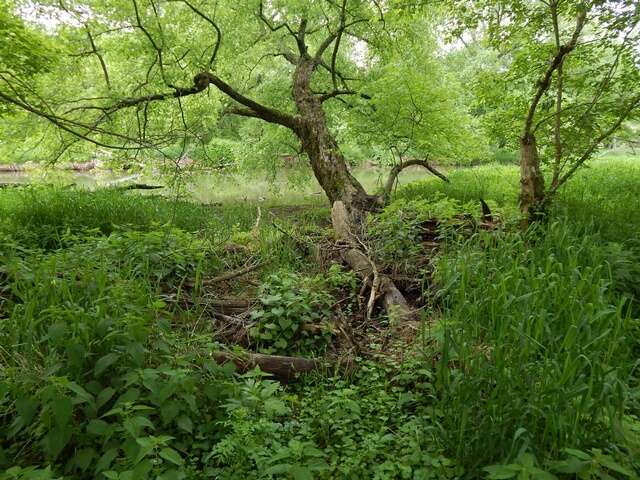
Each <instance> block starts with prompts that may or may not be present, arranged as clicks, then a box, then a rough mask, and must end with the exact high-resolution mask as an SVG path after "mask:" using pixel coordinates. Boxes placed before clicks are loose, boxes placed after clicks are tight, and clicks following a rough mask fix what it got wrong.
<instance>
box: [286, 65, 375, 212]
mask: <svg viewBox="0 0 640 480" xmlns="http://www.w3.org/2000/svg"><path fill="white" fill-rule="evenodd" d="M315 67H316V64H315V63H314V60H313V59H308V60H300V62H299V63H298V65H297V68H296V72H295V74H294V83H293V98H294V100H295V103H296V107H297V109H298V114H299V115H298V116H297V117H296V124H295V127H294V132H295V134H296V135H297V136H298V138H299V139H300V142H301V143H302V148H303V150H304V151H305V153H306V154H307V155H308V156H309V163H310V164H311V168H312V169H313V173H314V175H315V177H316V179H317V180H318V183H320V186H321V187H322V189H323V190H324V191H325V193H326V194H327V197H328V198H329V201H330V202H331V203H332V204H333V203H334V202H336V201H341V202H343V203H344V204H345V205H346V206H347V208H349V209H357V210H367V211H371V210H376V209H379V208H380V207H381V206H382V203H383V202H382V199H381V198H380V197H378V196H375V195H369V194H367V192H366V191H365V189H364V188H363V187H362V185H361V184H360V182H359V181H358V180H357V179H356V178H355V177H354V176H353V175H352V174H351V172H350V171H349V168H348V166H347V162H346V160H345V158H344V156H343V155H342V152H341V151H340V148H339V146H338V143H337V142H336V139H335V137H334V136H333V134H332V133H331V132H330V131H329V128H328V126H327V119H326V116H325V112H324V108H323V105H322V99H321V98H320V97H318V95H316V94H314V93H313V92H312V91H311V85H310V82H311V75H312V73H313V70H314V68H315Z"/></svg>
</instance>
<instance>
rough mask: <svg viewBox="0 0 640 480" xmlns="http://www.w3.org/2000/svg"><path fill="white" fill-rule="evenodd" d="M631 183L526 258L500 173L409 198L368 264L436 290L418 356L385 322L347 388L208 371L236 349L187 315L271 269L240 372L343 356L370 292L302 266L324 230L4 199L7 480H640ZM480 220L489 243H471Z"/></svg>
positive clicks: (90, 201) (2, 362)
mask: <svg viewBox="0 0 640 480" xmlns="http://www.w3.org/2000/svg"><path fill="white" fill-rule="evenodd" d="M605 167H606V169H605ZM618 167H620V165H619V164H618ZM618 167H616V164H613V163H612V164H606V165H605V164H603V165H602V166H601V165H600V164H594V166H593V167H592V168H591V169H588V170H585V171H584V172H582V173H581V174H580V176H579V177H578V178H576V182H575V183H573V184H570V185H568V186H567V188H566V189H565V190H563V192H562V194H561V196H560V197H559V198H558V206H557V209H556V210H555V211H554V216H553V219H552V220H551V222H550V223H549V224H548V225H546V226H544V227H541V228H540V229H538V230H536V231H532V232H529V233H528V234H526V235H524V234H521V233H519V232H517V231H516V230H515V229H513V228H512V220H514V218H515V217H514V212H515V208H516V204H515V202H516V198H515V196H514V195H515V193H516V192H515V190H514V185H513V184H512V180H513V178H516V177H517V173H516V174H515V176H514V172H513V170H510V169H509V167H500V169H504V170H495V169H493V167H491V169H488V170H486V168H487V167H479V168H478V169H465V170H459V171H456V172H453V173H452V174H451V178H452V184H451V185H450V186H449V185H444V184H441V183H436V182H432V181H428V182H419V183H417V184H415V185H411V186H408V187H404V188H402V189H400V190H399V192H398V195H397V196H396V200H395V201H394V202H393V203H392V204H391V205H390V206H389V207H388V208H387V209H386V210H385V211H384V212H383V213H382V214H381V215H379V216H378V217H377V218H376V219H375V220H372V221H371V223H370V224H369V233H370V238H369V239H368V241H369V242H370V243H369V244H368V248H369V249H370V252H371V254H372V255H373V256H374V257H375V258H376V259H377V260H379V261H380V263H381V264H383V265H387V266H388V267H389V268H391V269H392V270H393V269H394V268H395V269H398V270H400V271H403V272H411V275H413V276H418V277H419V278H421V279H422V280H423V285H424V287H423V292H422V294H423V297H424V299H423V300H424V305H425V306H424V308H423V309H422V311H423V321H422V322H421V324H420V325H419V328H418V332H417V339H416V341H415V342H414V344H413V345H412V346H411V347H408V346H407V345H406V344H404V343H402V338H401V337H402V335H399V334H397V333H396V332H395V331H392V330H388V329H390V328H394V327H393V326H390V325H389V323H390V322H386V319H385V318H379V317H377V316H376V315H374V318H373V319H372V320H370V321H368V323H367V325H368V326H369V327H370V330H369V331H368V334H367V335H365V336H361V337H358V339H359V340H358V341H359V342H362V345H360V347H361V349H362V351H363V352H367V353H366V354H362V358H360V357H358V358H356V359H355V360H354V361H353V363H352V364H351V367H350V368H340V367H337V366H336V365H335V363H332V362H329V363H327V364H326V365H323V366H322V368H321V369H320V370H319V371H318V372H315V373H313V374H311V375H308V376H306V377H304V378H301V379H299V380H298V381H296V382H293V383H291V384H288V385H283V384H280V383H277V382H275V381H273V380H272V379H270V378H269V377H268V376H266V375H264V374H262V373H261V372H259V371H256V370H253V371H250V372H248V373H246V374H243V375H240V374H238V373H235V372H234V371H233V368H232V367H231V366H224V367H223V366H220V365H218V364H217V363H216V362H214V361H213V358H212V356H211V353H212V352H214V351H217V350H220V349H231V350H232V351H235V350H236V349H238V347H234V346H230V345H222V344H221V343H220V342H219V341H218V340H216V339H217V338H218V336H217V335H218V331H217V328H218V327H217V324H216V323H215V321H213V320H212V318H211V317H210V316H208V315H207V313H206V311H205V310H204V309H203V308H202V307H201V306H200V305H199V302H198V300H201V299H202V298H204V297H202V295H204V294H205V293H207V292H205V289H204V288H205V287H204V285H205V284H206V282H205V281H204V280H206V279H207V278H210V277H212V276H216V275H219V274H220V273H222V272H226V271H229V270H230V269H235V268H239V267H242V266H243V265H246V264H247V262H248V261H249V262H260V264H261V265H262V268H260V269H259V270H257V271H256V272H255V273H254V276H253V277H252V278H253V283H254V284H255V285H252V284H251V283H245V284H243V285H244V288H246V289H249V290H250V291H251V294H252V295H253V296H255V297H256V299H257V301H256V305H255V307H254V309H253V313H252V314H251V316H250V317H249V318H248V320H249V321H250V322H252V324H251V325H252V326H251V327H250V329H249V339H250V342H249V343H250V345H251V348H253V349H255V350H256V351H261V352H268V353H278V354H291V355H300V354H304V355H307V356H314V355H318V356H321V355H322V354H323V353H324V352H325V351H326V352H329V351H331V349H332V348H334V345H335V342H336V338H337V336H338V322H337V320H341V321H344V320H345V316H347V320H351V321H356V320H355V319H351V318H350V317H348V315H352V314H354V312H356V309H357V305H358V302H357V301H356V300H355V296H356V294H357V293H358V291H359V289H360V283H359V281H357V280H356V278H355V276H354V275H353V274H350V273H348V272H346V271H344V269H341V268H340V267H339V266H338V265H333V266H330V265H325V266H319V265H318V264H317V263H316V262H315V261H313V260H311V257H312V256H313V255H312V254H310V250H311V249H310V248H309V244H310V243H313V242H315V241H320V239H322V238H325V236H328V235H330V232H328V230H327V210H326V208H324V209H323V208H316V207H314V208H312V209H302V210H301V209H291V208H286V209H274V210H273V211H272V212H271V213H274V215H271V213H269V210H268V209H269V207H268V206H264V205H261V217H262V219H261V221H260V222H259V224H258V225H257V226H256V218H257V216H258V214H257V212H258V206H259V204H257V203H246V202H239V203H237V204H235V205H233V204H232V205H230V206H229V207H227V206H226V205H225V206H223V207H212V206H201V205H196V204H193V203H189V202H185V201H180V202H177V203H176V202H174V201H172V200H170V199H163V198H160V197H141V196H137V195H135V194H131V193H123V192H117V191H113V190H107V191H101V190H98V191H96V192H83V191H73V190H69V191H65V190H60V189H55V188H54V189H46V188H38V189H25V190H13V191H9V190H6V191H3V192H0V210H1V211H2V222H1V223H0V257H1V267H0V480H9V479H29V480H32V479H33V480H38V479H42V480H51V479H65V480H70V479H73V480H76V479H77V480H84V479H122V480H129V479H131V480H133V479H136V480H137V479H159V480H168V479H196V480H199V479H254V478H255V479H295V480H300V479H303V480H304V479H338V478H339V479H343V478H344V479H362V478H375V479H380V480H382V479H453V478H470V479H471V478H474V479H475V478H493V479H500V478H519V479H525V478H532V479H548V478H567V479H569V478H581V479H592V478H593V479H596V478H602V479H606V478H637V476H638V475H639V474H640V464H639V463H638V459H639V458H640V396H639V395H638V393H639V390H638V388H639V385H640V382H639V374H638V368H637V367H638V365H637V362H638V360H637V359H638V358H639V355H640V345H639V341H638V338H640V328H639V321H638V318H639V317H640V309H638V303H637V298H638V284H640V282H639V281H638V280H639V279H640V271H639V270H638V265H640V261H638V259H639V258H640V257H639V256H638V252H639V250H638V249H637V248H636V245H635V243H634V233H633V232H636V231H637V230H635V229H637V226H638V222H640V220H638V219H637V216H634V214H633V212H634V209H635V206H636V205H637V202H638V200H637V198H635V197H634V194H633V192H635V191H636V189H637V187H638V185H640V175H631V174H629V177H630V178H619V180H620V181H621V182H623V184H624V185H625V188H619V189H617V188H614V180H608V179H609V178H613V177H614V176H615V175H620V176H622V173H621V170H620V169H618V170H616V168H618ZM601 168H602V169H603V170H599V169H601ZM620 168H621V167H620ZM631 171H632V172H633V170H631ZM634 179H635V180H634ZM617 181H618V180H615V182H617ZM465 182H466V183H465ZM625 182H626V183H625ZM515 185H516V187H517V178H516V184H515ZM480 197H482V198H484V199H485V200H486V201H487V202H488V203H489V205H490V206H491V207H492V209H493V210H494V214H495V217H496V218H497V219H501V220H502V222H501V223H499V224H498V225H497V226H496V228H495V229H494V230H492V231H481V230H474V228H473V227H470V226H469V225H473V224H474V221H475V222H476V223H477V221H478V220H479V218H480V212H481V211H480V206H479V204H478V198H480ZM568 208H571V210H570V211H569V210H567V209H568ZM604 212H607V214H608V217H607V218H601V215H602V214H603V213H604ZM434 217H436V218H438V219H439V220H440V225H439V227H438V230H437V232H436V233H437V240H438V242H440V250H439V254H438V255H437V256H434V255H432V254H429V255H428V258H426V257H427V255H425V252H424V250H423V249H421V248H418V247H417V245H418V244H419V243H420V242H424V241H425V239H424V234H425V225H427V224H428V223H429V221H430V220H432V219H433V218H434ZM471 218H474V219H475V220H474V221H472V220H470V219H471ZM469 222H470V223H469ZM274 223H275V224H276V226H274V225H273V224H274ZM283 232H284V233H283ZM329 238H330V237H329ZM431 272H434V273H433V276H431ZM225 288H227V289H229V290H233V288H234V287H233V285H229V286H227V287H225ZM222 293H227V292H222ZM231 293H233V294H234V295H236V294H242V293H243V292H241V291H240V292H238V291H232V292H231ZM207 294H208V295H217V294H218V292H217V291H214V293H211V292H208V293H207ZM352 308H353V310H351V309H352ZM338 313H340V315H342V316H341V317H339V316H338ZM354 318H355V317H354Z"/></svg>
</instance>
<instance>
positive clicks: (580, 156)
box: [453, 0, 640, 227]
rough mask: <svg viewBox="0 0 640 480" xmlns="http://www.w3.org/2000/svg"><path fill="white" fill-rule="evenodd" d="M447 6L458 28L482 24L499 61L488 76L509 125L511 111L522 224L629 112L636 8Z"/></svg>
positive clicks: (636, 90)
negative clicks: (515, 122)
mask: <svg viewBox="0 0 640 480" xmlns="http://www.w3.org/2000/svg"><path fill="white" fill-rule="evenodd" d="M462 3H464V5H462ZM453 6H454V8H455V10H454V12H455V14H456V17H457V19H458V21H459V23H458V27H459V28H462V29H464V28H469V27H472V28H479V29H481V30H483V31H484V33H485V35H486V38H487V40H488V42H489V44H490V45H492V46H493V47H494V48H495V49H496V50H498V51H499V52H500V54H501V55H502V56H503V57H504V58H506V59H507V61H506V64H507V67H506V68H505V69H504V71H503V72H501V73H498V74H496V75H494V77H493V80H494V81H495V80H500V79H501V80H502V82H503V88H502V89H501V91H502V95H500V97H499V101H500V102H501V103H502V105H501V106H500V107H498V109H499V111H500V114H498V115H497V116H496V118H497V119H499V121H500V122H503V123H506V124H509V123H510V120H511V118H513V117H515V118H518V119H519V123H520V125H521V127H520V128H521V130H520V132H519V134H518V136H517V141H518V147H519V150H520V184H521V188H520V207H521V211H522V215H523V226H525V227H526V226H528V225H529V224H530V223H531V222H532V221H535V220H537V219H540V218H542V217H544V216H545V214H546V212H547V210H548V207H549V204H550V202H551V201H552V199H553V197H554V196H555V194H556V193H557V192H558V189H559V188H560V187H562V185H564V184H565V183H566V182H567V181H568V180H569V179H570V178H571V177H572V176H573V175H574V174H575V173H576V172H577V171H578V169H579V168H580V167H581V166H583V165H584V164H585V162H587V161H588V160H589V159H590V158H591V157H592V156H593V154H594V153H595V152H596V151H597V149H598V147H599V146H600V145H601V144H602V143H603V142H604V141H606V140H607V139H608V138H609V137H610V136H611V135H613V134H614V133H615V132H616V130H617V129H618V128H620V126H621V125H622V124H623V123H624V122H625V120H627V119H629V118H631V117H632V116H633V115H635V114H636V113H637V109H638V107H639V106H640V87H639V86H638V85H639V83H638V80H639V79H640V76H639V70H638V46H639V45H640V36H639V32H638V29H637V26H638V22H639V21H640V6H638V4H637V2H631V1H626V0H621V1H615V0H611V1H574V0H540V1H528V0H515V1H505V0H484V1H479V2H474V4H473V7H472V8H469V7H468V2H460V1H458V0H455V1H454V2H453ZM458 32H459V33H460V32H462V30H459V31H458ZM496 77H497V78H496ZM490 88H495V84H494V85H493V86H492V87H490ZM507 88H508V89H509V90H510V92H509V93H507V92H508V90H507ZM493 100H494V101H495V100H498V98H494V99H493ZM544 166H548V169H549V170H550V176H551V181H550V183H549V185H548V186H546V185H545V179H544V175H543V167H544Z"/></svg>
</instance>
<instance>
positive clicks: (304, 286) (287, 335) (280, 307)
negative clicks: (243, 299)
mask: <svg viewBox="0 0 640 480" xmlns="http://www.w3.org/2000/svg"><path fill="white" fill-rule="evenodd" d="M352 283H353V282H352V278H351V276H350V275H349V274H344V273H342V272H341V270H340V268H339V267H338V266H337V265H336V266H334V267H332V268H331V269H330V271H329V274H328V275H327V276H325V277H324V278H323V277H320V276H316V277H313V278H305V277H303V276H300V275H297V274H293V273H282V274H273V275H271V276H270V277H269V278H268V279H267V281H266V282H265V283H264V284H263V285H262V287H261V288H260V293H259V297H258V298H259V300H260V307H259V308H257V309H256V310H254V311H253V312H252V313H251V317H252V318H253V319H254V320H255V321H256V323H255V325H254V326H253V328H252V329H251V330H250V334H251V336H252V337H253V338H254V339H255V340H256V342H257V344H258V346H259V348H260V350H261V351H263V352H265V353H292V352H316V351H319V350H322V349H324V348H326V346H327V345H328V343H329V342H330V340H331V337H332V335H333V330H334V327H333V322H332V318H333V305H334V303H335V302H334V297H333V296H332V295H331V294H330V293H329V291H330V289H331V288H335V287H341V286H344V285H348V284H352Z"/></svg>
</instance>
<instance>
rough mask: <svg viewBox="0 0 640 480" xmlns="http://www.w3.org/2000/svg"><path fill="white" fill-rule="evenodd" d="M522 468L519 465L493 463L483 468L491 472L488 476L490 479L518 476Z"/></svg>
mask: <svg viewBox="0 0 640 480" xmlns="http://www.w3.org/2000/svg"><path fill="white" fill-rule="evenodd" d="M520 469H521V468H520V466H518V465H492V466H490V467H485V468H484V469H483V470H484V471H485V472H487V473H488V474H489V475H488V476H487V478H488V479H490V480H503V479H506V478H514V477H516V476H517V475H518V472H519V471H520Z"/></svg>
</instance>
